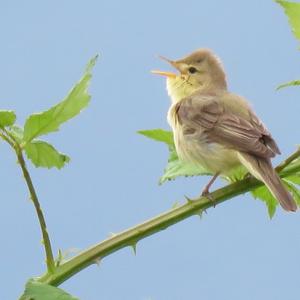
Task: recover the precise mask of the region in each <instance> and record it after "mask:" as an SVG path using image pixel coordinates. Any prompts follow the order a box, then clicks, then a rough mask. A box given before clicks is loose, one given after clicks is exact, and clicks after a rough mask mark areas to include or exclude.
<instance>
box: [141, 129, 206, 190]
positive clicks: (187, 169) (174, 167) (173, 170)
mask: <svg viewBox="0 0 300 300" xmlns="http://www.w3.org/2000/svg"><path fill="white" fill-rule="evenodd" d="M138 133H140V134H142V135H144V136H146V137H148V138H150V139H152V140H155V141H158V142H162V143H165V144H166V145H167V146H168V148H169V159H168V164H167V166H166V168H165V170H164V174H163V176H162V177H161V178H160V179H159V184H163V183H164V182H166V181H168V180H173V179H175V178H177V177H179V176H196V175H210V174H211V173H210V172H208V171H207V170H205V169H204V168H201V167H200V166H195V165H193V164H189V163H186V162H183V161H181V160H180V159H179V158H178V155H177V153H176V150H175V145H174V141H173V133H172V132H171V131H166V130H163V129H152V130H140V131H138Z"/></svg>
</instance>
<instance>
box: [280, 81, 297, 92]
mask: <svg viewBox="0 0 300 300" xmlns="http://www.w3.org/2000/svg"><path fill="white" fill-rule="evenodd" d="M295 85H300V80H293V81H290V82H286V83H283V84H280V85H279V86H278V87H277V88H276V90H277V91H278V90H280V89H282V88H285V87H288V86H295Z"/></svg>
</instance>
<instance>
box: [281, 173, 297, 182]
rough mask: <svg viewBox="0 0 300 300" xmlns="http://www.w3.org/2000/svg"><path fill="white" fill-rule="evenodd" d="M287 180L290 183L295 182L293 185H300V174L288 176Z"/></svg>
mask: <svg viewBox="0 0 300 300" xmlns="http://www.w3.org/2000/svg"><path fill="white" fill-rule="evenodd" d="M285 179H286V180H288V181H290V182H293V183H296V184H298V185H300V174H298V173H297V174H294V175H291V176H287V177H285Z"/></svg>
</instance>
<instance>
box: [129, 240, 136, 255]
mask: <svg viewBox="0 0 300 300" xmlns="http://www.w3.org/2000/svg"><path fill="white" fill-rule="evenodd" d="M136 245H137V242H135V243H133V244H131V245H129V246H130V247H131V248H132V250H133V253H134V255H135V256H136Z"/></svg>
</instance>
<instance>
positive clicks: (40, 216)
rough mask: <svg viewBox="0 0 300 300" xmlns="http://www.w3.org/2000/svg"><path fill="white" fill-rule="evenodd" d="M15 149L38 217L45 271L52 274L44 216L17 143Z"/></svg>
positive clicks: (52, 262)
mask: <svg viewBox="0 0 300 300" xmlns="http://www.w3.org/2000/svg"><path fill="white" fill-rule="evenodd" d="M15 151H16V154H17V158H18V162H19V164H20V166H21V169H22V172H23V176H24V178H25V181H26V184H27V187H28V190H29V193H30V198H31V200H32V202H33V205H34V207H35V211H36V214H37V216H38V219H39V223H40V228H41V231H42V237H43V245H44V248H45V253H46V264H47V271H48V273H49V274H53V273H54V271H55V264H54V258H53V252H52V247H51V242H50V238H49V234H48V231H47V226H46V221H45V217H44V214H43V211H42V209H41V206H40V203H39V200H38V197H37V194H36V191H35V189H34V186H33V183H32V180H31V177H30V174H29V172H28V170H27V167H26V163H25V160H24V157H23V153H22V150H21V149H20V147H19V145H18V144H16V145H15Z"/></svg>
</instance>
